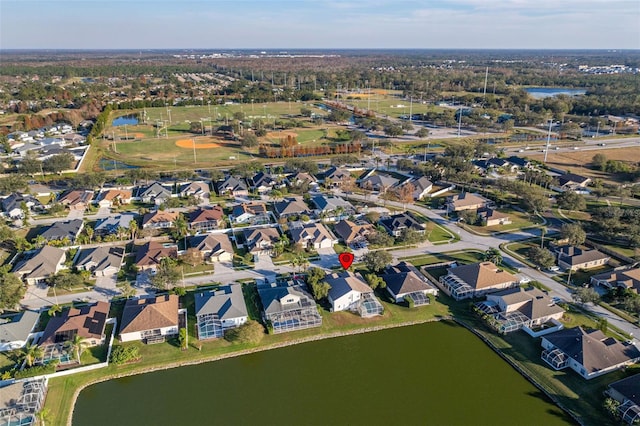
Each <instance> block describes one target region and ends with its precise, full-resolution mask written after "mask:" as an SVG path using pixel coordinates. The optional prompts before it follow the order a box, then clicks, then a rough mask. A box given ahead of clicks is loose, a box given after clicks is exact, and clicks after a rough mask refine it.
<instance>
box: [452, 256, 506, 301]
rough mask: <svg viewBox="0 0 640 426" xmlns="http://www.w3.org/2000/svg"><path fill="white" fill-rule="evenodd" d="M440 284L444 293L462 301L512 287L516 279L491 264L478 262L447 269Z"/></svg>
mask: <svg viewBox="0 0 640 426" xmlns="http://www.w3.org/2000/svg"><path fill="white" fill-rule="evenodd" d="M440 283H441V288H442V289H443V290H444V291H445V293H447V294H448V295H450V296H451V297H453V298H454V299H456V300H462V299H468V298H471V297H478V296H480V295H483V294H486V293H490V292H495V291H499V290H503V289H506V288H509V287H514V286H516V285H517V283H518V278H517V277H516V276H515V275H513V274H511V273H509V272H507V271H505V270H503V269H500V268H498V267H497V266H496V265H495V264H493V262H479V263H472V264H470V265H463V266H457V267H455V268H449V269H447V275H443V276H442V277H440Z"/></svg>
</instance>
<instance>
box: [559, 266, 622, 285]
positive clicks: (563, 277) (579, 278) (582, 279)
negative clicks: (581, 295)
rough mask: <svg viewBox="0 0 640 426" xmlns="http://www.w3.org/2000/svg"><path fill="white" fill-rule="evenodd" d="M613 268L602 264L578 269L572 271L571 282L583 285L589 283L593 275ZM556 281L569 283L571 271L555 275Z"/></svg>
mask: <svg viewBox="0 0 640 426" xmlns="http://www.w3.org/2000/svg"><path fill="white" fill-rule="evenodd" d="M611 269H612V268H611V267H610V266H601V267H598V268H592V269H589V270H583V269H581V270H578V271H573V272H571V284H572V285H575V286H581V285H583V284H588V283H589V281H591V277H592V276H593V275H597V274H602V273H603V272H607V271H610V270H611ZM554 279H556V281H559V282H562V283H567V279H569V273H568V272H563V273H562V274H558V275H556V276H555V277H554Z"/></svg>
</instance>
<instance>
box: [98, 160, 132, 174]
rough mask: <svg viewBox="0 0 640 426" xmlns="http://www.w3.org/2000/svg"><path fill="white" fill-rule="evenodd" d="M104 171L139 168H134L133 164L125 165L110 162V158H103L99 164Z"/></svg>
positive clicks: (114, 161) (119, 162) (120, 162)
mask: <svg viewBox="0 0 640 426" xmlns="http://www.w3.org/2000/svg"><path fill="white" fill-rule="evenodd" d="M98 164H99V165H100V168H101V169H102V170H106V171H108V170H125V169H137V168H138V166H132V165H131V164H127V163H123V162H122V161H117V160H110V159H108V158H101V159H100V162H99V163H98Z"/></svg>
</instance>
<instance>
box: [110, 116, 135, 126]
mask: <svg viewBox="0 0 640 426" xmlns="http://www.w3.org/2000/svg"><path fill="white" fill-rule="evenodd" d="M111 124H112V126H114V127H118V126H124V125H125V124H126V125H127V126H135V125H136V124H138V117H137V116H136V115H123V116H121V117H118V118H116V119H114V120H113V122H112V123H111Z"/></svg>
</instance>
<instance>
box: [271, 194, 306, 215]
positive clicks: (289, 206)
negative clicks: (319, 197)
mask: <svg viewBox="0 0 640 426" xmlns="http://www.w3.org/2000/svg"><path fill="white" fill-rule="evenodd" d="M273 209H274V210H275V212H276V214H277V215H278V217H281V218H288V217H291V216H300V215H303V214H304V215H307V216H311V210H309V206H307V204H306V203H305V202H304V201H303V200H302V198H299V197H290V198H285V199H284V200H282V201H278V202H276V203H274V205H273Z"/></svg>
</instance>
